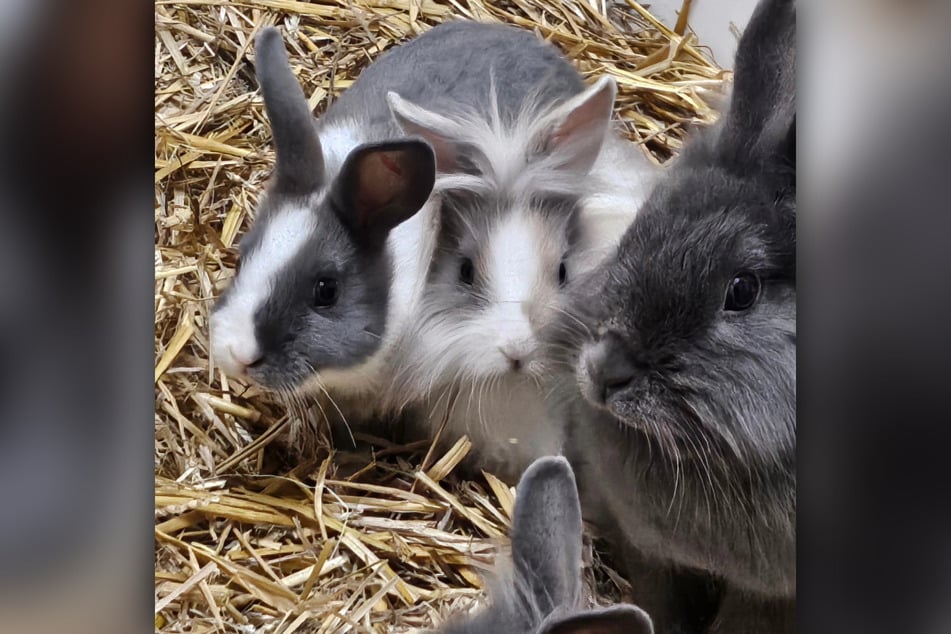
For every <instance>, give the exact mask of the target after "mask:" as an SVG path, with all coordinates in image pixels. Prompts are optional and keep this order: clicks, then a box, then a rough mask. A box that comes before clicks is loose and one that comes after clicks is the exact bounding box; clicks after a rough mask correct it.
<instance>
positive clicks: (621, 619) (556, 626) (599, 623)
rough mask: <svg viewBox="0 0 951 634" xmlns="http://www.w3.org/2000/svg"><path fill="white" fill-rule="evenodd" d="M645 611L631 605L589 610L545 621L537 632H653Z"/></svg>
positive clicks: (589, 633) (599, 633) (568, 633)
mask: <svg viewBox="0 0 951 634" xmlns="http://www.w3.org/2000/svg"><path fill="white" fill-rule="evenodd" d="M653 632H654V625H653V623H651V619H650V617H649V616H647V612H645V611H644V610H642V609H640V608H638V607H635V606H633V605H618V606H614V607H610V608H604V609H601V610H591V611H589V612H582V613H580V614H574V615H572V616H568V617H564V618H560V619H556V620H553V621H552V622H550V623H546V624H545V625H544V626H543V627H542V629H541V630H540V631H539V633H538V634H653Z"/></svg>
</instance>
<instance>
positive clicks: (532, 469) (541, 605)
mask: <svg viewBox="0 0 951 634" xmlns="http://www.w3.org/2000/svg"><path fill="white" fill-rule="evenodd" d="M512 560H513V563H514V566H515V574H516V577H517V578H518V579H519V581H520V583H523V584H526V586H527V588H526V589H527V590H528V591H529V592H530V593H531V599H532V601H533V603H534V605H535V606H536V607H537V608H538V610H539V612H540V613H541V614H543V615H545V614H549V613H551V611H552V610H554V609H555V608H556V607H558V606H567V607H569V608H574V607H575V605H577V603H578V601H579V600H580V596H581V506H580V503H579V502H578V489H577V487H576V485H575V476H574V473H573V472H572V470H571V466H570V465H569V464H568V461H567V460H565V459H564V458H561V457H546V458H540V459H538V460H536V461H535V462H533V463H532V464H531V466H529V468H528V469H527V470H526V471H525V473H524V474H523V475H522V479H521V481H520V482H519V484H518V488H517V491H516V499H515V511H514V518H513V522H512Z"/></svg>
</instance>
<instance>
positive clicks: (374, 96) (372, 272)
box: [210, 27, 435, 409]
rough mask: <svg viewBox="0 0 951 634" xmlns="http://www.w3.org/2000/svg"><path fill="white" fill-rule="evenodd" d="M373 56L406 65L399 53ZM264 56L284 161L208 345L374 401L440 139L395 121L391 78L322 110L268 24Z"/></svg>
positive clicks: (409, 283)
mask: <svg viewBox="0 0 951 634" xmlns="http://www.w3.org/2000/svg"><path fill="white" fill-rule="evenodd" d="M377 64H378V65H379V66H381V67H383V68H390V69H392V68H393V67H395V68H397V69H401V72H402V73H403V74H406V73H408V70H407V69H405V68H403V65H401V63H400V59H399V57H398V56H394V55H389V56H384V57H383V58H382V59H381V60H380V61H379V62H377ZM255 69H256V73H257V77H258V80H259V82H260V86H261V93H262V95H263V97H264V104H265V109H266V111H267V115H268V118H269V120H270V123H271V128H272V131H273V137H274V145H275V148H276V151H277V164H276V166H275V170H274V175H273V177H272V178H271V180H270V182H269V185H268V188H267V191H266V192H265V193H264V195H263V196H262V197H261V201H260V203H259V205H258V208H257V212H256V214H255V220H254V224H253V226H252V227H251V230H250V231H249V232H248V233H247V235H245V236H244V237H243V238H242V240H241V242H240V250H241V257H240V268H239V270H238V272H237V275H236V276H235V278H234V280H233V281H232V283H231V285H230V287H229V288H228V289H227V290H226V291H225V292H224V293H222V295H221V297H220V298H219V300H218V302H217V304H216V305H215V307H214V311H213V313H212V316H211V328H210V330H211V348H212V350H211V351H212V358H213V359H214V361H215V362H216V363H217V364H219V365H220V367H221V368H222V369H224V370H225V371H226V372H227V373H228V374H232V375H244V376H247V377H249V378H251V379H252V380H254V381H256V382H257V383H259V384H261V385H263V386H265V387H268V388H271V389H275V390H281V391H285V392H298V393H299V392H303V393H307V392H311V393H314V392H316V393H321V392H323V393H327V392H330V393H333V394H334V395H335V397H337V398H343V397H345V396H347V395H355V396H356V398H354V401H355V402H363V403H370V404H372V403H373V399H367V398H364V396H365V395H367V394H372V393H373V391H374V389H375V386H376V381H377V378H378V376H379V375H380V374H381V372H382V368H383V367H385V362H386V359H388V358H389V356H390V354H391V352H392V343H393V339H394V336H393V335H394V333H395V332H396V330H397V329H398V324H399V323H400V321H401V319H403V317H404V315H405V314H406V313H407V312H408V305H409V304H410V303H411V302H412V301H413V297H414V296H415V295H416V294H417V292H418V288H417V287H418V284H419V282H420V280H421V277H422V275H421V271H423V270H425V267H426V265H427V264H428V260H429V257H430V251H428V249H427V246H426V236H427V235H429V233H431V232H429V231H428V230H427V227H428V225H429V223H431V222H433V217H432V213H431V210H430V212H427V211H426V210H425V209H424V211H423V212H422V213H418V212H419V211H420V209H422V208H424V205H425V203H426V201H427V199H428V197H429V194H430V193H431V190H432V185H433V181H434V178H435V157H434V155H433V151H432V149H431V148H430V146H429V144H428V143H426V142H425V141H423V140H420V139H410V138H406V135H405V134H403V132H402V131H401V130H400V128H399V127H398V126H397V125H396V124H395V123H394V122H393V120H392V117H391V115H390V112H389V108H388V106H387V105H386V103H385V95H386V91H387V89H388V88H389V87H390V86H391V84H388V83H386V82H385V81H377V82H374V81H373V79H369V78H367V79H365V78H361V79H360V80H358V81H357V82H356V83H355V84H354V85H353V86H352V87H351V88H350V89H349V90H347V91H346V93H344V95H343V96H342V97H341V98H340V99H339V100H337V101H336V102H335V103H334V104H333V105H332V106H331V107H330V108H329V109H328V111H327V112H326V114H325V115H324V116H323V117H321V118H320V120H319V121H315V119H314V118H313V116H312V114H311V111H310V108H309V107H308V105H307V100H306V99H305V97H304V93H303V91H302V90H301V87H300V85H299V83H298V82H297V80H296V78H295V77H294V75H293V73H292V71H291V68H290V65H289V63H288V60H287V54H286V52H285V50H284V46H283V43H282V41H281V37H280V33H279V31H278V30H277V29H275V28H273V27H269V28H265V29H263V30H262V31H261V33H260V35H259V36H258V37H257V39H256V56H255ZM396 74H399V73H396ZM366 75H371V74H370V73H367V74H366ZM382 75H383V76H384V77H385V76H387V73H386V72H385V71H382ZM375 77H376V78H377V79H378V78H379V77H380V73H378V74H376V76H375ZM368 409H369V408H368Z"/></svg>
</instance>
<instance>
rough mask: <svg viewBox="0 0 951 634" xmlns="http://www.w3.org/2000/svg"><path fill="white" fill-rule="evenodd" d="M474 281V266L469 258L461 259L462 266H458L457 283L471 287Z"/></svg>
mask: <svg viewBox="0 0 951 634" xmlns="http://www.w3.org/2000/svg"><path fill="white" fill-rule="evenodd" d="M473 279H475V266H474V265H473V264H472V260H470V259H469V258H462V264H461V265H460V266H459V281H460V282H462V283H463V284H465V285H466V286H472V281H473Z"/></svg>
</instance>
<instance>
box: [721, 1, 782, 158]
mask: <svg viewBox="0 0 951 634" xmlns="http://www.w3.org/2000/svg"><path fill="white" fill-rule="evenodd" d="M795 116H796V6H795V2H794V0H760V3H759V5H757V7H756V9H755V11H754V12H753V15H752V17H750V21H749V23H748V24H747V26H746V29H745V30H744V32H743V35H742V36H741V37H740V42H739V45H738V46H737V51H736V61H735V63H734V70H733V94H732V96H731V98H730V106H729V111H728V113H727V115H726V121H725V125H724V127H723V130H722V133H721V136H720V143H721V146H723V147H725V149H727V150H729V151H732V152H734V153H736V154H737V156H751V157H752V158H753V159H754V160H757V161H759V160H762V159H763V158H767V157H771V156H776V155H781V156H782V157H783V158H784V159H786V158H789V155H788V152H789V151H790V150H791V151H792V152H793V157H792V158H795V154H794V153H795V144H794V143H793V144H792V146H791V147H790V146H789V144H788V140H789V138H790V134H791V133H792V134H793V135H794V134H795ZM791 131H792V132H791Z"/></svg>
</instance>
